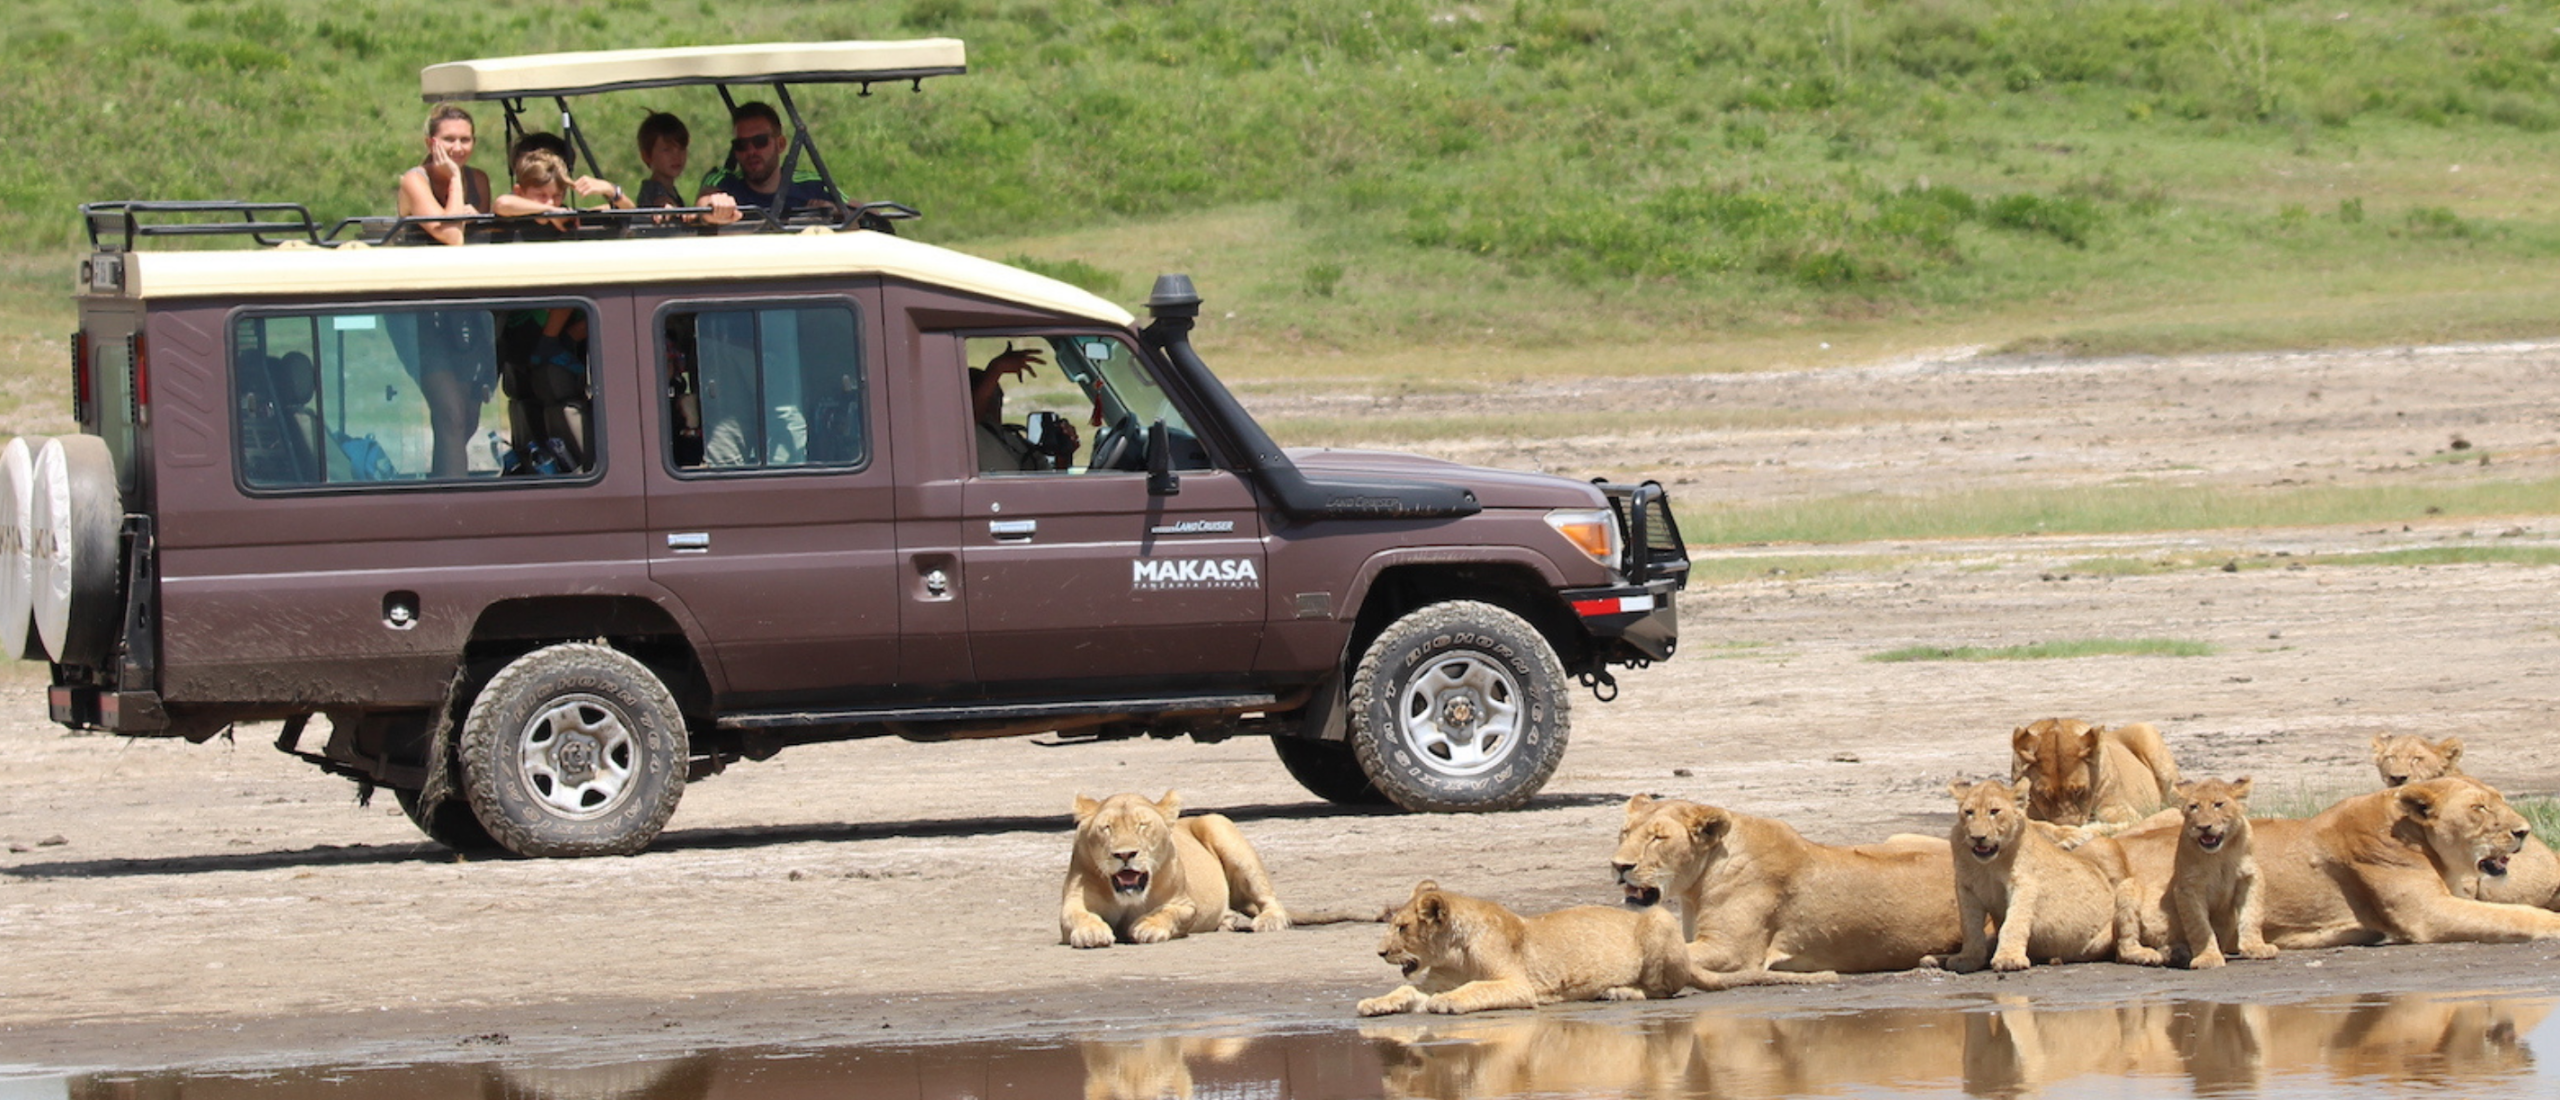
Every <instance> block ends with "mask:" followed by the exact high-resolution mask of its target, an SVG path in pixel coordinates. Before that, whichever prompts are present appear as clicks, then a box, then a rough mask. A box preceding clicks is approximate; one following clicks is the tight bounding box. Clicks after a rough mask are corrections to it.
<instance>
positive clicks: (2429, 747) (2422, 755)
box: [2373, 733, 2462, 787]
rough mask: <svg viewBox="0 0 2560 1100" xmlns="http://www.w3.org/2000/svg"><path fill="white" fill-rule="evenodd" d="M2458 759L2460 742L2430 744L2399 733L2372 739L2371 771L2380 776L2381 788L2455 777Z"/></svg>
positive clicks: (2456, 738) (2459, 758)
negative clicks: (2449, 776)
mask: <svg viewBox="0 0 2560 1100" xmlns="http://www.w3.org/2000/svg"><path fill="white" fill-rule="evenodd" d="M2461 759H2462V739H2461V738H2459V737H2448V738H2445V739H2444V740H2442V741H2437V742H2434V743H2432V744H2430V743H2428V741H2427V739H2426V738H2424V737H2417V736H2413V735H2410V734H2405V733H2400V734H2392V735H2389V736H2377V737H2375V738H2374V739H2373V770H2375V771H2377V772H2380V773H2382V785H2383V786H2385V787H2400V786H2406V785H2408V784H2411V783H2424V782H2426V781H2427V780H2430V779H2441V778H2443V777H2445V776H2448V775H2454V774H2457V773H2456V771H2455V768H2454V764H2455V762H2456V761H2459V760H2461Z"/></svg>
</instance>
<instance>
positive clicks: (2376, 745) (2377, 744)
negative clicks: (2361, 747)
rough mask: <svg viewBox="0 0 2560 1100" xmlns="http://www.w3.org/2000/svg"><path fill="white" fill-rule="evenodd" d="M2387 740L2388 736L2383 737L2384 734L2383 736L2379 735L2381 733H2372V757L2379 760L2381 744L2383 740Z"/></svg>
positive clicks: (2380, 757)
mask: <svg viewBox="0 0 2560 1100" xmlns="http://www.w3.org/2000/svg"><path fill="white" fill-rule="evenodd" d="M2387 740H2389V738H2386V737H2384V736H2383V735H2381V734H2378V733H2377V734H2374V735H2373V758H2374V759H2376V760H2380V759H2382V745H2383V742H2385V741H2387Z"/></svg>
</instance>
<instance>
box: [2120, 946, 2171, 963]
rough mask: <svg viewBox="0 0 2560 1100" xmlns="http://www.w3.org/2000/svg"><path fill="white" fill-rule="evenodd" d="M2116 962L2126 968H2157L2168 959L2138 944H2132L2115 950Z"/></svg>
mask: <svg viewBox="0 0 2560 1100" xmlns="http://www.w3.org/2000/svg"><path fill="white" fill-rule="evenodd" d="M2116 961H2117V962H2120V963H2123V964H2125V965H2127V966H2159V965H2160V964H2162V963H2165V962H2167V961H2169V957H2168V956H2166V955H2163V954H2161V953H2160V952H2158V951H2154V950H2152V949H2151V948H2148V947H2144V946H2142V945H2140V944H2132V945H2129V946H2125V947H2121V948H2118V949H2117V950H2116Z"/></svg>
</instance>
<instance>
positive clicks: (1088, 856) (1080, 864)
mask: <svg viewBox="0 0 2560 1100" xmlns="http://www.w3.org/2000/svg"><path fill="white" fill-rule="evenodd" d="M1075 812H1076V840H1075V849H1074V851H1073V852H1072V853H1071V854H1070V855H1069V856H1068V859H1067V886H1066V899H1065V901H1064V902H1063V903H1062V904H1061V907H1060V912H1059V914H1058V942H1060V943H1064V944H1068V945H1070V946H1073V947H1109V946H1111V944H1112V942H1113V940H1115V939H1117V940H1120V941H1122V942H1127V943H1161V942H1163V941H1165V940H1170V939H1174V938H1177V937H1180V936H1187V935H1190V934H1191V933H1193V932H1214V931H1217V930H1219V929H1221V928H1224V929H1227V930H1229V931H1235V932H1244V931H1252V932H1277V931H1280V930H1281V929H1284V928H1287V927H1289V911H1288V910H1286V909H1283V908H1281V907H1280V899H1279V898H1277V897H1274V896H1272V892H1271V876H1270V875H1269V874H1266V873H1264V871H1263V869H1262V857H1261V856H1258V855H1255V854H1254V851H1253V845H1251V844H1248V843H1246V842H1245V839H1244V834H1243V833H1240V832H1237V831H1236V823H1235V822H1232V821H1229V820H1227V819H1226V818H1224V817H1221V816H1219V815H1217V814H1202V815H1200V816H1198V817H1185V818H1181V819H1180V820H1176V819H1175V818H1176V815H1178V814H1180V813H1181V812H1182V800H1181V799H1180V798H1178V797H1176V796H1175V795H1174V793H1173V792H1172V791H1166V792H1165V793H1164V797H1163V798H1161V799H1158V800H1156V801H1154V802H1149V801H1147V800H1146V799H1145V798H1142V797H1140V796H1138V795H1134V794H1115V795H1112V796H1111V797H1109V798H1106V799H1104V800H1102V801H1100V802H1096V801H1094V800H1093V799H1090V798H1086V797H1085V796H1083V795H1077V796H1076V802H1075ZM1248 917H1249V918H1250V919H1248Z"/></svg>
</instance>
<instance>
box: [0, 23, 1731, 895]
mask: <svg viewBox="0 0 2560 1100" xmlns="http://www.w3.org/2000/svg"><path fill="white" fill-rule="evenodd" d="M775 49H780V48H774V47H720V48H708V49H702V50H690V51H623V52H617V53H614V54H607V55H555V58H554V59H546V60H547V61H548V64H546V65H544V66H535V67H531V68H526V67H521V66H520V67H517V68H513V69H510V68H508V67H507V66H506V65H505V63H503V62H492V63H472V64H476V65H482V66H484V67H483V68H481V69H477V70H473V71H471V72H469V73H466V74H464V75H463V76H461V77H456V76H455V75H454V74H452V73H450V72H447V73H444V74H442V76H441V79H443V80H445V81H446V85H445V86H443V87H441V88H439V87H438V86H437V84H436V82H435V80H436V79H437V78H438V77H437V74H438V70H439V69H448V68H449V67H446V66H439V67H437V69H430V70H429V74H430V76H431V79H430V81H429V84H430V87H429V91H430V98H436V97H437V96H438V95H439V94H441V95H442V96H444V97H448V98H452V97H459V98H482V99H499V100H504V101H506V102H507V105H508V107H509V108H510V111H511V112H512V110H513V108H514V107H515V106H516V102H515V101H516V100H518V99H521V98H524V97H526V96H535V95H558V96H561V97H564V98H562V110H563V114H564V116H565V115H566V113H567V109H566V100H565V96H566V95H568V94H570V93H581V94H582V93H586V92H593V91H609V90H614V89H616V88H622V87H657V86H664V85H666V84H669V83H683V82H694V83H714V84H718V85H719V86H720V87H721V89H722V92H723V94H724V96H725V95H726V94H727V92H728V90H729V85H730V84H771V85H772V86H773V88H774V90H775V91H777V92H780V93H782V94H783V97H784V103H785V105H786V107H790V101H789V98H788V88H787V87H786V86H785V85H786V83H787V82H808V81H813V80H845V81H863V82H865V83H868V82H870V81H874V80H898V81H907V80H920V79H921V78H922V77H923V76H928V75H938V74H940V73H948V72H957V71H960V61H959V44H958V43H956V42H948V41H947V40H931V41H928V42H926V43H921V44H919V43H885V44H884V43H835V44H829V45H823V46H814V47H813V46H794V47H789V48H788V49H789V50H791V51H793V52H792V53H791V55H790V56H789V57H788V58H781V59H777V58H776V57H775V56H773V55H772V52H771V51H773V50H775ZM759 50H762V51H766V52H765V53H758V52H757V51H759ZM669 55H678V56H679V59H680V60H681V62H682V64H681V65H676V64H673V63H670V62H669V61H668V60H667V57H668V56H669ZM560 57H566V58H567V60H565V61H562V60H557V58H560ZM564 73H566V74H571V75H569V76H565V77H564V76H562V75H561V74H564ZM545 80H548V81H550V82H551V83H550V84H549V85H543V84H542V83H540V82H542V81H545ZM457 81H458V82H459V86H458V87H457V86H455V85H456V83H457ZM790 115H791V120H792V128H793V130H794V132H795V135H796V138H797V140H795V142H794V144H795V145H796V146H804V147H805V146H806V144H807V141H806V139H807V131H806V128H805V127H803V126H801V125H800V124H799V113H798V111H797V109H796V108H791V110H790ZM510 121H511V123H512V119H511V120H510ZM794 152H795V155H796V152H797V150H796V149H795V151H794ZM813 152H814V150H813ZM884 212H886V213H890V214H897V213H911V212H908V211H905V210H904V208H889V207H885V206H872V207H862V208H842V209H838V210H835V211H833V212H830V213H827V214H826V215H824V217H823V219H822V220H825V221H826V223H827V224H823V225H817V226H809V227H795V226H793V225H791V224H790V219H789V218H786V217H783V216H780V215H781V214H783V213H784V212H757V211H750V213H751V214H759V215H763V216H760V217H750V218H749V219H747V220H746V221H745V222H743V223H741V224H740V225H738V226H732V227H727V228H725V229H721V230H713V229H709V228H704V227H697V226H691V225H685V224H667V222H669V221H670V220H672V219H667V218H664V217H650V216H645V215H643V216H610V215H608V216H604V217H596V216H589V217H587V218H585V219H582V222H581V225H582V228H581V229H580V230H579V231H578V232H577V233H575V234H573V235H572V236H573V237H574V238H576V239H570V240H564V241H558V242H551V243H540V244H531V243H519V244H484V245H469V246H465V247H459V248H450V247H441V246H422V247H398V246H396V245H394V244H392V243H391V242H396V241H399V240H402V239H405V238H408V237H414V236H417V234H414V233H404V232H403V230H404V229H406V228H408V226H407V225H406V224H405V223H397V222H391V221H390V220H388V219H354V220H350V221H349V222H344V223H340V224H338V225H336V226H334V227H331V228H329V229H327V230H325V231H324V230H322V229H321V228H320V227H319V226H317V225H316V224H315V223H314V222H313V221H312V220H311V219H310V218H309V217H308V216H307V215H306V214H303V213H302V212H301V211H300V208H298V207H293V206H291V205H289V204H245V203H147V202H125V203H106V204H97V205H93V206H90V207H87V208H84V216H85V217H86V219H87V222H88V226H89V232H90V235H91V239H92V242H93V244H94V246H95V249H94V251H93V252H92V253H91V254H90V255H89V256H88V257H87V258H86V259H84V260H83V261H82V262H81V265H80V274H79V282H78V295H79V317H80V328H79V332H78V334H77V335H76V336H75V337H74V338H73V353H72V374H73V380H74V403H75V406H76V412H77V416H78V420H79V423H80V425H81V428H82V434H78V435H73V436H64V437H59V438H54V439H39V440H24V441H13V442H12V443H11V444H10V445H9V446H8V447H7V448H6V449H5V450H4V451H0V471H5V472H6V474H7V475H8V476H6V477H0V524H4V525H5V526H0V557H5V563H0V645H6V646H8V647H10V648H11V650H12V652H13V653H20V654H24V655H27V656H40V657H43V658H46V659H49V660H50V661H51V663H52V668H53V687H52V689H51V706H52V714H53V717H54V719H55V720H56V721H59V722H62V723H64V724H66V725H69V726H73V727H77V728H84V729H99V730H108V731H112V732H116V733H121V734H129V735H136V736H173V737H185V738H188V739H191V740H197V741H201V740H204V739H207V738H209V737H212V736H215V735H216V734H219V733H221V732H223V731H224V730H226V729H229V728H230V727H231V726H232V725H233V724H235V723H240V722H249V721H277V720H281V722H282V724H283V725H282V733H281V736H279V737H278V739H277V741H276V746H277V747H278V748H279V749H281V750H283V751H286V752H289V753H293V754H295V755H298V756H300V757H302V758H304V759H307V760H309V761H311V762H312V763H314V764H317V765H318V766H320V767H321V768H323V769H325V770H327V771H329V772H331V773H334V774H339V775H344V776H348V777H351V778H353V779H355V780H357V781H358V782H360V783H362V784H366V785H368V786H380V787H387V788H390V789H391V790H392V791H394V792H396V793H397V795H398V797H399V801H400V804H401V806H402V807H403V808H404V809H406V810H407V811H408V812H409V814H410V816H411V817H412V818H413V819H414V820H415V821H417V823H418V824H419V825H420V827H421V828H423V829H424V830H425V831H426V832H427V833H428V834H429V835H430V836H433V837H435V838H436V839H438V840H441V841H444V842H447V843H450V844H454V845H456V846H486V845H489V844H491V843H493V842H494V843H495V844H497V845H500V846H503V847H505V848H507V849H509V850H512V851H514V852H518V853H522V854H525V855H545V856H567V855H592V854H607V853H627V852H632V851H636V850H639V849H640V848H642V847H644V846H646V845H647V844H648V843H649V842H650V840H651V838H653V837H654V836H656V835H657V833H658V831H659V830H660V829H661V828H662V827H663V826H664V824H665V823H666V821H667V819H668V816H669V814H671V813H672V812H673V811H674V809H675V806H676V802H677V799H678V798H679V796H680V795H681V794H682V793H683V790H684V785H685V783H686V782H687V780H688V779H699V778H701V777H703V776H705V775H708V774H711V773H714V772H717V771H719V770H720V769H721V768H722V767H723V766H725V765H727V764H729V763H731V762H733V761H736V760H738V759H741V758H744V759H750V760H761V759H764V758H766V757H768V756H770V755H772V754H773V753H774V752H776V751H778V750H780V749H782V748H784V747H787V746H790V745H794V744H803V743H809V742H816V741H826V740H834V739H842V738H852V737H872V736H882V735H894V736H898V737H903V738H906V739H909V740H913V741H927V742H929V741H940V740H948V739H954V738H974V737H994V736H1010V735H1022V734H1032V733H1046V732H1055V733H1058V734H1060V735H1062V736H1064V737H1067V738H1070V739H1075V738H1093V739H1107V738H1119V737H1130V736H1137V735H1141V734H1144V735H1152V736H1158V737H1169V736H1181V735H1188V736H1191V737H1195V738H1199V739H1202V740H1217V739H1221V738H1225V737H1229V736H1238V735H1266V736H1269V737H1270V738H1271V739H1272V744H1273V745H1274V747H1275V748H1276V749H1277V750H1278V755H1279V758H1280V762H1281V763H1282V764H1283V765H1285V766H1286V767H1287V769H1288V770H1289V772H1290V774H1291V775H1293V776H1295V777H1296V778H1297V779H1298V780H1299V781H1300V782H1301V783H1303V784H1304V785H1305V786H1306V787H1307V788H1308V789H1309V790H1311V791H1313V792H1315V793H1316V794H1318V795H1321V796H1323V797H1325V798H1328V799H1333V800H1336V801H1342V802H1362V801H1385V802H1392V803H1394V804H1396V805H1399V806H1403V807H1406V808H1409V809H1416V810H1436V811H1456V810H1488V809H1501V808H1506V807H1511V806H1517V805H1519V804H1520V803H1522V802H1523V801H1525V800H1526V799H1528V798H1529V797H1530V796H1531V795H1532V794H1534V793H1535V792H1536V791H1537V790H1538V789H1539V787H1540V786H1541V785H1543V784H1544V783H1545V782H1546V780H1547V778H1548V777H1549V776H1550V775H1551V774H1552V773H1553V772H1554V770H1555V767H1556V764H1557V762H1558V760H1559V759H1560V758H1561V756H1562V754H1563V752H1564V748H1565V741H1566V735H1567V729H1568V725H1567V711H1568V706H1567V704H1568V698H1567V696H1568V693H1569V692H1570V690H1571V688H1572V686H1573V684H1572V680H1573V679H1575V678H1578V679H1579V680H1581V681H1582V682H1583V683H1585V684H1588V685H1590V686H1591V687H1592V688H1593V689H1594V690H1595V691H1597V692H1599V693H1601V694H1602V695H1603V697H1606V696H1607V695H1610V694H1614V682H1613V681H1612V679H1611V677H1610V670H1611V668H1612V666H1618V665H1637V666H1641V665H1643V664H1645V663H1647V662H1650V661H1656V660H1661V659H1664V658H1667V657H1669V656H1670V655H1671V653H1672V649H1673V645H1674V641H1675V634H1676V619H1675V615H1674V609H1673V598H1674V593H1675V591H1676V590H1677V589H1679V588H1680V587H1681V585H1682V583H1683V581H1684V579H1685V576H1686V571H1687V568H1688V562H1687V560H1686V556H1685V552H1684V550H1683V548H1682V546H1681V543H1680V539H1679V535H1678V532H1677V530H1676V528H1675V526H1674V524H1673V521H1672V518H1671V513H1670V508H1669V505H1668V502H1667V501H1666V499H1665V497H1664V495H1663V493H1662V491H1661V489H1660V487H1659V486H1656V485H1652V484H1649V483H1648V484H1643V485H1626V486H1621V485H1609V484H1592V483H1586V482H1579V481H1573V480H1569V479H1565V478H1558V477H1551V476H1545V475H1538V474H1529V473H1519V472H1512V471H1502V470H1490V469H1477V468H1470V467H1464V466H1459V465H1455V464H1451V463H1447V462H1440V461H1433V460H1428V459H1423V458H1416V457H1410V456H1402V455H1393V454H1384V453H1369V452H1356V451H1306V450H1283V449H1281V448H1280V447H1278V446H1275V445H1274V444H1273V443H1272V441H1271V439H1270V437H1269V436H1268V435H1266V434H1265V433H1264V431H1263V430H1262V428H1261V427H1260V426H1258V425H1257V424H1256V423H1255V422H1254V420H1253V419H1252V418H1251V417H1250V416H1248V415H1246V413H1245V411H1244V409H1243V408H1242V406H1241V405H1240V404H1239V403H1238V402H1237V401H1236V399H1235V398H1234V397H1233V396H1232V395H1231V394H1230V393H1229V392H1228V391H1227V389H1226V388H1225V387H1224V386H1223V385H1221V384H1220V382H1219V381H1218V379H1217V378H1216V377H1215V376H1213V375H1212V374H1211V373H1210V372H1209V370H1208V368H1207V367H1206V366H1204V365H1203V364H1202V362H1201V360H1200V357H1199V356H1198V355H1197V354H1195V353H1194V351H1193V349H1192V347H1191V344H1190V340H1189V334H1190V331H1191V328H1192V326H1193V323H1194V318H1195V316H1196V314H1197V313H1198V311H1199V308H1200V299H1199V297H1198V296H1197V295H1196V294H1195V293H1194V292H1193V290H1192V287H1191V284H1190V281H1189V280H1188V279H1187V278H1184V277H1182V276H1178V275H1175V276H1165V277H1163V278H1160V279H1159V280H1158V281H1157V283H1156V286H1155V290H1154V293H1153V295H1152V297H1151V298H1150V299H1149V301H1148V302H1147V306H1148V309H1149V312H1150V314H1151V319H1150V320H1149V321H1148V322H1147V323H1145V324H1144V325H1140V324H1138V323H1137V322H1136V320H1135V318H1133V317H1132V316H1131V315H1130V314H1129V313H1128V312H1127V311H1125V310H1123V309H1122V308H1121V307H1119V306H1116V305H1114V304H1112V303H1110V302H1108V301H1105V300H1103V299H1101V298H1098V297H1096V296H1094V295H1092V294H1089V293H1086V292H1085V291H1082V290H1079V289H1077V288H1075V287H1072V286H1069V285H1067V284H1064V283H1061V282H1057V281H1054V280H1051V279H1048V278H1044V277H1041V276H1039V275H1035V274H1031V273H1029V272H1026V271H1022V270H1019V269H1016V268H1012V267H1008V266H1005V265H1001V264H997V263H993V262H989V261H986V260H981V259H976V258H972V257H969V256H966V255H962V254H959V253H956V252H952V251H948V250H945V249H942V248H937V247H933V246H930V245H925V244H919V243H915V242H912V241H908V240H905V239H902V238H899V237H897V236H894V235H892V234H890V233H887V232H882V231H877V230H876V229H863V228H860V226H862V225H865V224H873V223H872V222H870V221H869V219H870V218H872V217H876V216H879V215H881V214H882V213H884ZM491 221H492V220H491V219H479V220H478V222H476V223H475V224H473V225H472V226H470V227H469V228H470V229H471V230H472V231H473V232H474V233H485V232H489V231H493V230H495V229H498V228H502V227H498V226H494V225H492V224H485V223H489V222H491ZM223 233H228V234H234V235H237V236H239V237H244V238H247V239H249V240H252V241H254V242H255V243H256V244H257V245H258V246H259V247H255V248H249V249H227V250H226V249H162V250H153V249H150V248H147V247H143V245H145V244H146V243H147V242H148V241H149V240H150V239H151V238H154V237H158V236H162V235H168V234H184V235H205V234H223ZM277 242H282V243H277ZM1007 388H1010V389H1011V390H1012V392H1011V393H1009V394H1008V393H1006V392H1005V390H1006V389H1007ZM1079 428H1081V430H1079ZM315 715H318V716H323V717H325V718H326V719H327V732H326V737H325V739H323V738H320V737H318V736H317V734H316V733H314V734H312V736H309V737H306V733H310V732H311V731H309V730H307V723H308V721H309V719H310V718H312V717H313V716H315ZM312 741H318V742H320V743H318V744H316V745H314V744H311V743H309V742H312Z"/></svg>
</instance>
